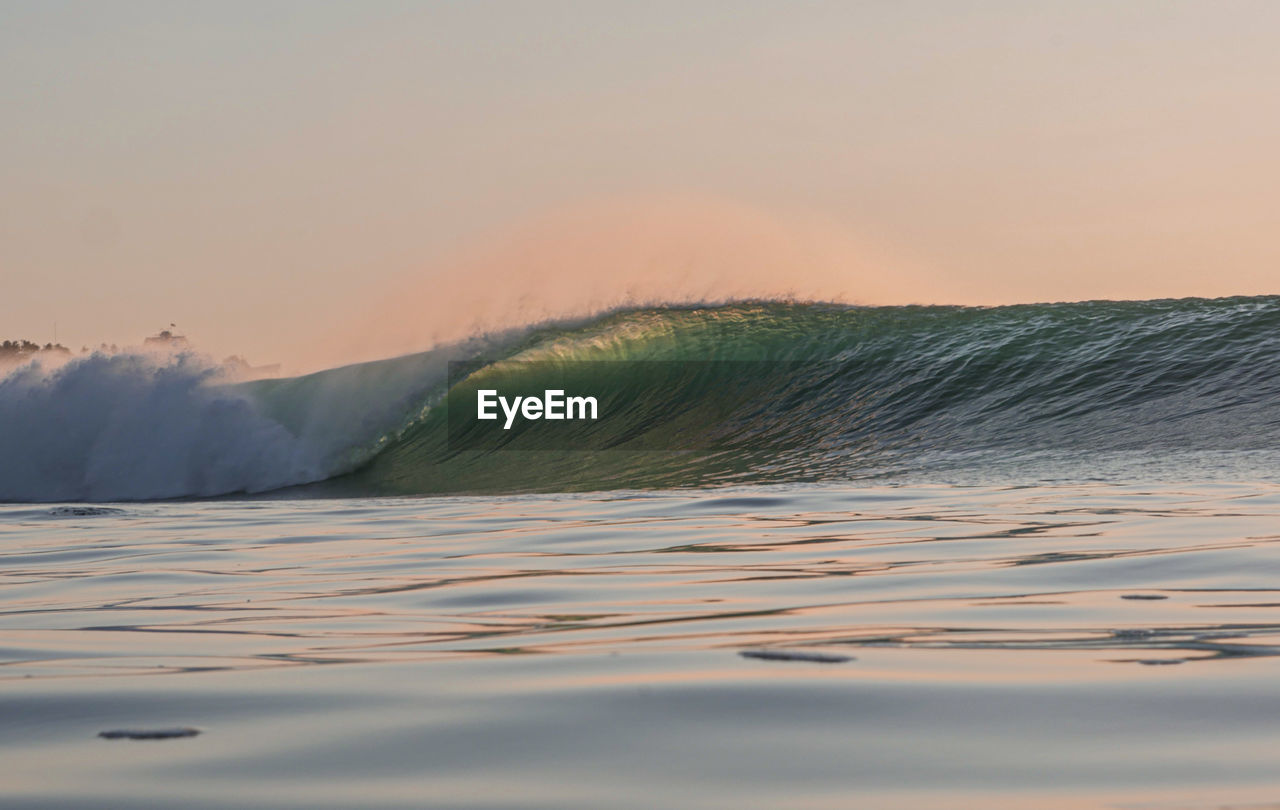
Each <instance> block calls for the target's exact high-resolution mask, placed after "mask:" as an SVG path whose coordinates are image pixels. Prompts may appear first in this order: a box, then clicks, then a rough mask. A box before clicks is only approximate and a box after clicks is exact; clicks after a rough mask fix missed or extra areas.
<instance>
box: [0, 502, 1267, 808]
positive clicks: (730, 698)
mask: <svg viewBox="0 0 1280 810" xmlns="http://www.w3.org/2000/svg"><path fill="white" fill-rule="evenodd" d="M1278 516H1280V488H1276V487H1273V486H1269V485H1265V486H1264V485H1225V484H1224V485H1213V486H1203V485H1202V486H1189V487H1186V488H1184V489H1176V488H1169V487H1161V488H1159V489H1152V490H1143V489H1140V488H1127V487H1118V486H1101V485H1099V486H1086V487H1056V488H1044V487H1040V488H1032V487H1025V488H946V487H939V488H914V487H913V488H905V487H902V488H894V487H885V488H864V489H839V488H825V487H801V488H764V489H757V490H753V491H750V492H746V491H739V492H727V493H726V492H719V493H715V494H708V493H705V492H703V493H693V492H690V493H679V492H675V493H636V494H617V493H614V494H610V495H608V496H572V497H568V496H564V497H548V496H537V497H508V498H435V499H403V500H401V499H387V500H348V501H273V500H258V501H222V502H183V503H165V504H147V505H135V506H128V507H122V508H99V507H95V508H92V509H83V508H79V507H57V508H52V509H51V508H48V507H43V508H34V507H20V506H10V507H0V586H3V590H2V591H0V592H2V593H3V595H4V598H3V602H2V603H0V679H3V680H4V681H5V684H6V687H5V689H4V690H3V691H2V692H0V695H2V697H0V712H2V714H3V716H4V717H6V724H5V727H4V730H0V755H2V756H4V757H5V759H6V761H8V762H10V763H11V764H15V765H21V768H20V769H19V770H20V772H21V773H22V774H23V775H22V776H21V778H15V779H14V780H13V781H10V782H9V783H8V784H9V785H10V786H9V787H8V788H6V791H7V792H8V795H9V797H10V798H11V799H12V802H13V803H15V806H31V807H37V806H41V807H42V806H50V807H54V806H60V807H62V806H80V805H81V804H83V805H84V806H116V805H118V806H137V805H139V804H145V803H147V802H158V803H160V804H166V803H172V804H175V805H176V804H183V805H184V806H204V805H203V804H201V803H202V802H203V803H205V804H207V805H208V806H224V805H225V804H226V803H241V804H243V805H245V806H336V807H341V806H388V807H391V806H395V807H399V806H405V807H410V806H423V804H424V803H427V804H429V805H430V806H466V807H476V806H483V807H498V806H503V807H505V806H512V807H515V806H520V807H529V806H536V807H543V806H545V807H579V806H581V807H598V806H635V807H646V806H691V807H731V806H744V805H754V806H783V805H786V806H797V807H828V806H830V807H844V806H850V803H851V802H853V801H854V797H855V796H864V797H866V796H871V797H874V800H871V799H868V802H869V803H868V804H867V805H866V806H886V807H892V806H919V804H920V802H921V801H924V800H925V799H926V797H930V796H931V797H932V798H931V799H928V800H929V801H932V802H934V806H948V807H950V806H956V807H960V806H965V807H967V806H973V807H997V806H1010V807H1017V806H1043V807H1052V806H1062V807H1082V806H1089V807H1092V806H1120V805H1124V804H1126V803H1129V804H1135V805H1137V806H1155V807H1172V806H1195V807H1217V806H1224V804H1225V803H1227V802H1228V801H1253V802H1256V801H1265V800H1271V799H1274V798H1277V797H1280V780H1277V779H1275V778H1274V777H1273V776H1272V774H1273V773H1274V772H1276V770H1275V768H1274V766H1275V765H1276V764H1277V763H1276V759H1277V753H1280V745H1278V743H1280V732H1277V731H1275V730H1274V729H1277V728H1280V726H1277V725H1276V722H1275V720H1276V717H1275V711H1276V705H1277V704H1276V703H1275V700H1274V688H1273V684H1274V683H1275V677H1276V675H1277V674H1278V673H1280V668H1278V667H1277V666H1276V661H1275V658H1274V656H1275V655H1276V654H1277V653H1278V652H1280V580H1277V579H1276V576H1275V572H1277V571H1280V545H1277V540H1280V534H1277V526H1280V520H1278V519H1277V518H1278ZM744 652H745V653H747V655H742V653H744ZM321 665H343V666H321ZM1177 665H1181V666H1177ZM179 675H181V676H182V677H178V676H179ZM187 727H199V728H200V729H202V730H204V732H205V733H203V734H202V735H201V736H200V737H198V738H193V739H188V740H182V741H180V742H168V741H166V742H158V743H154V744H150V745H146V746H142V747H141V748H139V747H137V746H134V745H132V744H126V743H118V744H116V745H114V746H110V748H111V751H110V752H109V753H107V752H105V751H104V748H103V747H102V746H105V745H107V744H106V743H102V742H101V741H97V740H95V735H96V734H98V733H99V732H101V731H104V730H107V729H114V728H125V729H128V728H141V729H148V728H187ZM744 735H746V737H748V738H749V737H752V735H758V737H759V739H755V740H754V741H750V740H748V739H746V738H744ZM769 741H772V743H771V744H770V742H769ZM140 750H143V751H145V752H146V753H145V755H143V758H142V759H138V758H137V757H138V756H139V754H138V752H139V751H140ZM121 751H123V752H124V753H120V752H121ZM130 752H132V753H130ZM162 752H168V753H162ZM103 757H106V759H105V760H104V759H103ZM693 763H698V765H697V767H695V766H694V764H693ZM154 768H161V769H164V772H165V773H166V777H165V778H164V779H157V778H156V772H154V771H153V770H152V769H154ZM104 769H106V770H105V771H104ZM642 772H644V773H648V774H649V776H650V781H652V780H654V779H656V780H660V781H661V785H659V786H654V785H652V784H650V783H649V782H645V784H647V785H649V787H644V786H643V785H641V784H640V783H639V782H635V780H637V779H639V778H640V776H641V773H642ZM767 775H771V776H767ZM633 782H635V783H634V784H633ZM229 783H234V785H235V787H234V788H228V784H229ZM566 785H571V786H568V787H567V786H566ZM515 786H519V792H518V793H512V792H511V791H512V790H515ZM633 790H634V792H632V791H633ZM228 791H229V792H228ZM645 791H648V792H647V793H646V792H645ZM655 791H656V792H655ZM1187 791H1191V793H1190V794H1189V793H1187ZM1197 791H1200V793H1197ZM1268 791H1270V793H1268ZM1201 793H1203V796H1201ZM1192 794H1195V795H1196V796H1197V797H1198V798H1195V799H1194V800H1193V801H1192V803H1191V804H1184V805H1176V804H1174V803H1173V802H1175V801H1184V802H1185V800H1186V797H1187V796H1188V795H1192ZM357 796H358V797H359V800H358V801H357V800H356V797H357ZM428 800H430V801H428ZM41 802H45V804H42V803H41ZM432 802H434V803H432ZM1196 802H1199V803H1196Z"/></svg>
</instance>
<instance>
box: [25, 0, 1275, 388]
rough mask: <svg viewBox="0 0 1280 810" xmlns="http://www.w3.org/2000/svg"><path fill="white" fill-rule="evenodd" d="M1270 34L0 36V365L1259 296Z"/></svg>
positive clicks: (996, 21)
mask: <svg viewBox="0 0 1280 810" xmlns="http://www.w3.org/2000/svg"><path fill="white" fill-rule="evenodd" d="M1278 37H1280V3H1274V2H1262V1H1259V2H1194V3H1193V2H1170V0H1158V1H1154V2H1126V3H1114V2H1060V3H1049V2H1041V3H1031V2H1013V1H1012V0H1011V1H1010V2H943V1H941V0H939V1H938V2H830V3H805V2H768V3H759V2H741V1H740V2H732V3H730V2H716V3H712V2H704V3H689V2H645V3H618V2H577V3H568V2H549V1H548V2H536V3H532V2H530V3H516V2H511V3H488V2H457V3H443V2H442V3H389V2H383V3H354V2H352V3H320V2H296V3H295V2H289V3H286V2H268V3H264V2H245V3H231V2H217V3H171V2H154V3H115V2H113V3H61V2H39V3H34V2H33V3H14V2H4V3H0V110H3V114H0V337H5V338H9V337H13V338H29V339H34V340H39V341H40V342H44V341H47V340H51V339H52V338H53V324H54V322H55V321H56V322H57V329H58V338H59V340H61V341H62V342H63V343H65V344H67V345H69V346H72V347H74V348H79V347H80V345H82V344H85V343H91V344H96V343H98V342H100V341H104V340H105V341H108V342H118V343H127V342H133V341H137V340H139V339H140V338H141V337H142V336H143V335H145V334H147V333H150V332H154V331H156V330H157V329H159V328H161V327H162V326H166V325H167V324H168V323H169V322H171V321H173V322H176V323H178V325H179V326H180V328H181V329H182V330H183V331H185V332H186V333H187V334H188V335H190V336H191V337H192V338H193V340H195V342H196V343H197V345H198V346H200V347H203V348H206V349H208V350H209V351H210V352H213V353H215V354H217V355H219V356H221V355H225V354H229V353H232V352H237V353H242V354H246V355H248V356H249V358H250V359H251V360H253V361H255V362H275V361H284V362H285V363H287V364H290V365H291V367H293V368H307V367H314V366H316V365H323V364H325V363H326V362H339V361H344V360H349V359H357V358H361V357H369V356H374V355H376V354H378V353H387V352H393V351H402V350H408V349H411V348H423V347H425V345H428V344H429V343H430V342H431V341H433V340H437V339H447V338H450V337H457V336H461V335H462V334H465V332H466V331H467V330H468V329H471V328H475V326H476V325H477V324H480V325H492V324H497V323H500V322H510V321H513V320H518V319H519V318H521V317H532V316H547V315H555V314H573V313H580V312H581V311H585V310H586V309H589V308H591V307H596V306H599V305H606V304H611V303H618V302H620V301H623V300H626V299H627V297H628V296H632V297H636V298H639V299H643V300H655V299H661V298H664V297H666V298H674V299H681V298H684V299H687V298H690V297H706V298H715V297H717V296H733V295H774V294H783V293H790V294H794V295H799V296H802V297H817V298H835V297H839V298H841V299H842V300H850V301H855V302H864V303H899V302H940V303H975V304H991V303H1010V302H1026V301H1044V300H1067V299H1086V298H1153V297H1169V296H1188V295H1203V296H1219V295H1234V294H1266V293H1280V157H1277V144H1278V143H1280V104H1277V103H1276V89H1275V87H1276V77H1278V76H1280V48H1277V47H1276V43H1277V41H1278ZM379 329H385V339H380V340H374V339H371V338H370V337H369V336H370V335H371V334H372V333H373V332H375V331H377V330H379ZM322 345H323V346H324V347H326V348H325V351H326V352H328V353H329V354H327V355H325V356H324V357H320V356H319V355H317V353H316V351H315V350H314V349H315V347H317V346H322ZM344 347H346V349H349V351H344Z"/></svg>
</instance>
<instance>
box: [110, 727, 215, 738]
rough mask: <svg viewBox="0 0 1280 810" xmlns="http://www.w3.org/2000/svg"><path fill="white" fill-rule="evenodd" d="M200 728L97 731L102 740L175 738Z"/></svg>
mask: <svg viewBox="0 0 1280 810" xmlns="http://www.w3.org/2000/svg"><path fill="white" fill-rule="evenodd" d="M199 734H200V729H198V728H191V727H190V726H179V727H176V728H118V729H111V730H109V731H99V732H98V736H99V737H101V738H102V739H104V740H176V739H180V738H183V737H195V736H197V735H199Z"/></svg>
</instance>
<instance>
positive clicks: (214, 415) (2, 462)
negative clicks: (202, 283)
mask: <svg viewBox="0 0 1280 810" xmlns="http://www.w3.org/2000/svg"><path fill="white" fill-rule="evenodd" d="M219 375H220V371H219V369H218V367H217V366H215V365H213V364H212V363H210V362H208V361H206V360H204V359H202V358H200V357H198V356H196V355H192V354H178V355H168V356H165V355H149V354H132V353H124V354H115V355H106V354H94V355H91V356H88V357H82V358H78V359H76V360H73V361H71V362H69V363H66V364H63V365H60V366H57V367H48V366H45V365H42V364H40V363H38V362H36V363H31V364H28V365H27V366H24V367H22V368H19V369H16V370H14V371H12V372H11V373H9V374H8V375H6V376H4V377H3V378H0V425H3V426H4V427H3V429H0V500H10V501H67V500H86V501H104V500H133V499H147V498H167V497H176V496H182V495H218V494H223V493H228V492H239V491H248V492H256V491H263V490H268V489H273V488H276V487H281V486H286V485H289V484H297V483H303V482H306V481H313V480H316V479H318V478H322V477H324V476H325V474H326V473H327V472H329V470H327V469H326V468H325V461H326V453H325V448H324V447H322V446H318V445H317V444H316V443H315V442H314V441H312V440H311V439H310V437H301V436H299V435H295V434H294V433H292V432H290V431H289V430H288V429H287V428H286V427H285V426H283V425H282V424H280V423H279V422H277V421H275V420H274V419H272V418H270V417H268V416H266V415H265V414H264V413H263V412H262V411H261V409H260V408H259V407H258V406H257V404H256V403H255V402H253V401H252V399H251V398H250V397H249V395H248V394H247V393H246V392H245V391H244V390H242V389H239V388H236V387H229V386H225V385H217V384H216V383H217V382H218V381H219Z"/></svg>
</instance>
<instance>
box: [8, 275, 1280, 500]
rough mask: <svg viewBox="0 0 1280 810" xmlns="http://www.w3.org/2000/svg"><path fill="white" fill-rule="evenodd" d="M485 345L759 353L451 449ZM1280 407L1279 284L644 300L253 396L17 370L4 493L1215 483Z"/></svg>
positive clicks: (87, 371)
mask: <svg viewBox="0 0 1280 810" xmlns="http://www.w3.org/2000/svg"><path fill="white" fill-rule="evenodd" d="M477 358H483V362H478V363H476V364H475V368H474V371H473V372H472V374H473V375H478V377H479V378H483V376H484V375H485V374H487V373H491V372H492V371H493V369H495V368H497V367H498V365H500V364H505V365H506V366H507V367H510V365H511V364H512V362H513V361H524V360H531V361H544V363H531V364H529V365H528V368H529V369H530V371H529V373H530V374H535V375H536V373H537V371H536V369H539V368H543V367H545V361H549V362H551V363H560V364H564V363H569V362H576V361H598V362H613V361H638V360H645V361H652V360H699V361H714V360H750V361H757V362H755V363H752V364H750V365H739V364H733V363H724V364H708V365H707V366H706V368H707V369H709V370H710V371H709V372H708V373H711V374H718V375H725V376H724V378H723V379H708V380H704V381H703V384H702V385H700V386H692V387H689V386H685V387H675V388H672V387H671V386H669V385H666V384H665V382H666V381H664V380H662V379H659V378H657V377H655V378H654V379H652V380H647V379H645V378H644V377H643V374H641V372H639V371H638V369H642V368H646V367H647V366H645V365H643V364H635V365H629V366H621V365H620V366H618V367H617V368H619V369H624V368H625V369H630V370H631V371H629V372H628V373H627V374H628V375H629V376H627V375H622V374H620V375H613V376H606V377H605V378H602V379H600V380H597V381H595V384H596V385H598V386H599V387H601V388H602V389H603V390H602V391H601V395H602V397H603V398H604V399H608V398H609V396H610V389H611V387H612V389H614V393H615V394H616V396H614V399H615V400H616V401H617V402H618V403H619V406H618V407H617V408H615V409H613V410H610V411H608V413H609V417H608V423H609V428H608V429H609V430H610V431H612V433H611V434H610V437H611V438H609V440H608V441H606V442H605V443H604V445H603V449H596V450H592V451H567V450H544V451H528V452H523V451H522V452H515V451H504V450H458V449H456V448H455V449H453V450H451V449H450V447H449V442H448V436H447V422H446V420H445V417H444V413H445V407H444V406H447V404H448V397H449V390H450V389H449V377H448V374H447V362H448V361H449V360H473V361H474V360H476V359H477ZM769 361H777V362H776V363H773V364H772V365H771V364H770V363H769ZM796 361H806V362H813V361H820V363H821V365H820V366H804V365H797V363H796ZM746 368H750V369H751V373H752V374H753V375H754V377H755V379H753V380H752V383H753V385H755V386H757V387H762V388H761V390H767V391H773V392H777V396H771V397H766V398H763V399H761V400H760V401H758V402H755V403H753V405H752V412H751V413H750V414H749V421H750V424H751V425H752V430H753V431H754V432H753V434H752V436H753V441H751V442H746V443H742V444H739V445H737V446H734V447H720V448H718V449H707V450H700V451H683V452H658V451H646V450H637V449H634V448H636V447H644V446H646V445H645V444H644V439H645V437H646V436H648V435H651V434H652V433H653V432H654V431H661V430H663V429H664V425H665V424H666V423H667V422H668V421H669V419H670V418H671V416H672V415H673V414H681V415H684V417H683V418H684V422H683V423H682V429H683V430H684V431H686V433H685V434H684V435H687V436H688V437H689V439H690V443H689V446H690V447H694V446H702V445H701V444H700V443H699V441H698V439H699V438H702V437H703V435H704V434H705V435H706V436H711V435H714V434H718V433H723V431H724V421H723V419H722V418H721V417H720V416H718V417H717V418H715V419H711V418H708V419H706V420H705V421H703V422H699V421H697V420H698V414H699V413H700V408H699V406H700V404H701V403H700V401H699V397H701V396H704V395H705V393H706V391H708V390H712V389H715V388H716V387H719V386H725V385H732V384H734V383H735V382H740V381H735V380H733V379H731V377H732V375H734V374H736V373H744V372H743V371H742V370H743V369H746ZM761 369H763V370H764V371H763V372H762V371H761ZM637 375H638V376H637ZM761 377H763V378H764V379H761ZM473 382H474V380H473ZM528 382H529V384H530V386H531V387H533V388H536V387H537V383H538V380H537V379H531V380H529V381H528ZM621 387H625V396H624V395H623V392H622V390H621ZM699 392H702V393H699ZM1277 406H1280V298H1276V297H1255V298H1227V299H1214V300H1203V299H1184V300H1166V301H1145V302H1085V303H1071V304H1037V305H1020V306H1009V307H994V308H980V307H849V306H835V305H821V304H796V303H785V302H743V303H735V304H728V305H722V306H713V307H664V308H647V309H633V310H625V311H618V312H614V313H610V314H607V315H604V316H601V317H599V318H596V319H594V320H591V321H588V322H584V323H577V324H571V325H564V324H561V325H546V326H542V327H537V328H534V329H531V330H526V331H524V332H521V333H518V334H517V333H511V334H507V335H504V336H500V337H499V338H496V339H491V340H486V341H484V342H483V343H481V342H478V341H477V342H472V343H470V344H466V345H458V346H450V347H444V348H440V349H437V350H433V351H431V352H426V353H422V354H415V355H408V356H405V357H398V358H393V359H389V360H383V361H378V362H373V363H365V364H361V365H356V366H347V367H343V368H337V369H331V370H329V371H323V372H319V373H316V374H311V375H307V376H303V377H295V378H289V379H278V380H262V381H256V382H250V383H240V384H231V383H228V382H226V381H225V380H223V379H222V378H221V377H220V376H219V374H218V372H217V370H216V369H212V368H210V367H208V366H207V365H203V364H202V363H200V362H199V361H198V360H197V359H196V358H194V357H191V356H181V355H180V356H177V357H169V358H154V357H144V356H136V355H115V356H104V355H94V356H92V357H88V358H82V359H78V360H75V361H73V362H71V363H69V364H67V365H64V366H62V367H60V368H56V369H44V368H41V367H40V366H38V365H31V366H27V367H25V368H23V369H19V370H17V371H14V372H12V373H10V374H9V375H7V376H6V377H4V378H2V379H0V499H3V500H10V501H107V500H139V499H150V498H169V497H182V496H208V495H219V494H228V493H241V492H264V491H269V490H275V489H279V488H282V487H289V486H296V485H301V484H309V483H314V482H324V483H323V484H321V485H319V486H318V487H315V488H314V489H315V491H317V492H320V493H337V494H425V493H441V492H520V491H572V490H584V489H611V488H643V487H681V486H708V485H718V484H744V483H774V482H789V481H847V480H853V479H861V478H875V479H877V480H880V481H882V482H883V481H884V480H885V479H886V478H889V479H903V480H908V479H921V478H924V479H929V478H934V479H939V480H956V481H966V480H975V479H982V480H983V481H984V482H987V481H989V480H990V479H991V478H992V477H995V478H999V477H1001V476H1003V477H1004V478H1006V479H1007V480H1010V481H1013V482H1016V481H1021V480H1029V481H1037V482H1038V481H1044V480H1046V479H1063V478H1066V479H1072V480H1087V479H1089V478H1092V477H1106V476H1108V475H1111V476H1124V477H1126V478H1129V479H1134V478H1137V479H1141V478H1143V477H1144V476H1150V475H1160V476H1162V477H1166V478H1168V477H1174V478H1176V477H1179V471H1183V472H1185V471H1186V470H1187V466H1186V465H1188V464H1194V465H1197V466H1196V470H1195V476H1199V477H1202V476H1204V475H1205V474H1206V473H1208V474H1210V475H1217V476H1220V477H1237V478H1238V477H1270V476H1272V475H1274V473H1273V472H1272V471H1274V470H1277V469H1280V468H1277V466H1276V465H1275V464H1274V461H1275V460H1276V456H1275V452H1276V451H1275V450H1274V448H1276V447H1277V446H1280V442H1277V439H1280V410H1278V409H1277ZM721 416H722V415H721ZM739 416H741V415H739ZM778 439H785V441H782V442H779V441H775V440H778ZM770 448H775V449H770ZM776 448H781V449H776ZM1186 477H1192V476H1190V475H1188V476H1186Z"/></svg>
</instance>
